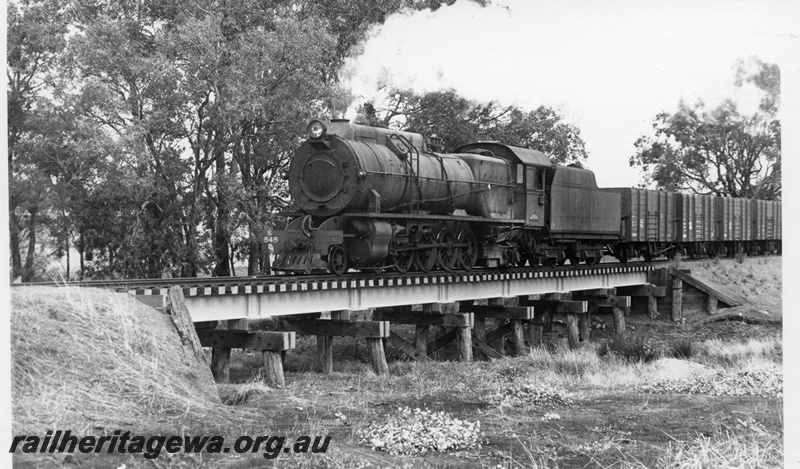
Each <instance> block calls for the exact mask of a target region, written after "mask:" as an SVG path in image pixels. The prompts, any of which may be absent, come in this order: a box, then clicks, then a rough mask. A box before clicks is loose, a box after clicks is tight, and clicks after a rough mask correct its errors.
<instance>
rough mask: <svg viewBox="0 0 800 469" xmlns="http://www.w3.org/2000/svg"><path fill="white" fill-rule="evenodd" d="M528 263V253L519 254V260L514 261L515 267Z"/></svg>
mask: <svg viewBox="0 0 800 469" xmlns="http://www.w3.org/2000/svg"><path fill="white" fill-rule="evenodd" d="M527 263H528V255H527V254H520V255H519V260H518V261H517V262H515V263H514V265H516V266H517V267H525V264H527Z"/></svg>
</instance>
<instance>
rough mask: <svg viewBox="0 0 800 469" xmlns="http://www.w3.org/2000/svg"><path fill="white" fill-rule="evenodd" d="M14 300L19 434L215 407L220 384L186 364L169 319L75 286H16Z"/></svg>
mask: <svg viewBox="0 0 800 469" xmlns="http://www.w3.org/2000/svg"><path fill="white" fill-rule="evenodd" d="M12 299H13V300H12V301H13V309H12V313H11V350H12V396H13V409H14V415H13V417H14V419H13V429H14V432H15V433H28V434H30V433H32V432H41V433H44V431H45V430H48V429H58V428H68V429H72V430H73V431H78V432H80V433H86V432H89V433H91V432H94V431H95V430H97V429H103V428H106V427H119V426H124V425H126V424H127V426H131V425H132V424H133V425H135V424H136V423H138V422H139V421H141V420H148V421H149V420H152V419H153V416H180V415H185V414H187V413H189V412H192V413H202V412H203V411H204V410H207V409H208V408H210V407H211V406H212V403H213V396H214V394H215V393H216V390H215V388H214V385H213V383H209V382H206V383H203V380H202V379H201V377H202V376H203V374H202V370H201V369H199V368H198V367H197V366H196V365H194V366H193V365H192V364H191V363H190V362H189V361H187V360H186V359H185V358H184V353H185V352H184V351H183V350H182V347H181V345H180V340H179V339H178V338H177V333H176V332H175V330H174V329H173V328H172V326H171V324H170V322H169V321H170V320H169V318H168V317H167V316H164V315H163V314H160V313H157V312H156V311H154V310H152V309H149V308H146V307H144V306H143V305H141V304H140V303H138V302H137V301H135V300H133V299H132V298H130V297H128V296H127V295H122V294H115V293H108V292H105V291H92V290H86V289H79V288H71V287H64V288H24V289H16V290H14V292H13V296H12ZM206 373H207V371H206Z"/></svg>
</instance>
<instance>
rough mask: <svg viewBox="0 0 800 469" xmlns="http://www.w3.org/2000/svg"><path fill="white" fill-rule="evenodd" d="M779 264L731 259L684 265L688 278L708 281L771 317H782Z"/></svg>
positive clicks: (768, 260) (774, 259) (757, 259)
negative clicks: (766, 312) (689, 275)
mask: <svg viewBox="0 0 800 469" xmlns="http://www.w3.org/2000/svg"><path fill="white" fill-rule="evenodd" d="M782 266H783V263H782V258H781V257H750V258H745V259H743V261H742V262H736V261H735V260H732V259H710V260H704V261H698V262H691V263H686V265H684V266H683V267H688V268H690V269H691V270H692V275H693V276H695V277H697V278H700V279H702V280H706V281H710V282H712V283H713V285H714V286H715V287H718V288H721V289H723V290H725V291H729V292H732V293H734V294H735V296H740V297H743V299H744V300H745V301H746V302H747V303H749V304H751V305H753V306H756V307H759V308H762V309H763V310H765V311H768V312H769V313H770V315H772V316H778V317H781V316H782V302H781V294H782V286H783V268H782Z"/></svg>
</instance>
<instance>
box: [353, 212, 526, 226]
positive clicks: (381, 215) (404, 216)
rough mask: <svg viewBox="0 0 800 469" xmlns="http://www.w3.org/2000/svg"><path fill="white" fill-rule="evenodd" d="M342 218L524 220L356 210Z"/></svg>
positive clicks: (468, 220)
mask: <svg viewBox="0 0 800 469" xmlns="http://www.w3.org/2000/svg"><path fill="white" fill-rule="evenodd" d="M340 216H341V217H342V218H388V219H394V220H413V219H419V220H432V221H460V222H470V223H495V224H504V225H507V224H510V225H524V224H525V220H524V219H519V218H515V219H512V220H501V219H487V218H483V217H470V216H467V217H464V216H458V215H429V214H414V213H372V212H357V213H352V212H351V213H343V214H341V215H340Z"/></svg>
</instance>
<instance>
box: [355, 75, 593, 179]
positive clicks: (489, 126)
mask: <svg viewBox="0 0 800 469" xmlns="http://www.w3.org/2000/svg"><path fill="white" fill-rule="evenodd" d="M358 121H359V122H362V123H366V124H370V125H378V126H382V127H389V126H393V127H397V128H399V129H400V130H408V131H411V132H418V133H421V134H423V135H431V134H436V135H438V136H440V137H442V138H443V139H444V143H445V147H446V148H447V149H448V150H452V149H453V148H455V147H457V146H459V145H462V144H465V143H470V142H476V141H480V140H497V141H501V142H503V143H506V144H509V145H514V146H519V147H525V148H533V149H537V150H540V151H543V152H544V153H546V154H547V155H548V156H550V157H551V158H552V159H553V161H554V162H556V163H558V164H570V163H578V164H580V163H582V162H584V161H585V160H586V157H587V153H586V149H585V148H584V142H583V140H582V139H581V137H580V130H579V129H578V128H577V127H575V126H573V125H571V124H567V123H565V122H563V121H562V120H561V116H559V115H558V114H557V113H556V112H555V111H554V110H552V109H550V108H548V107H544V106H541V107H539V108H537V109H536V110H533V111H524V110H522V109H520V108H518V107H515V106H505V107H504V106H501V105H499V104H498V103H494V102H491V103H486V104H481V103H476V102H473V101H469V100H467V99H465V98H463V97H461V96H459V95H458V94H456V92H455V91H452V90H449V91H436V92H431V93H426V94H422V95H418V94H415V93H413V92H411V91H400V90H397V91H395V92H394V93H392V94H391V96H390V97H389V99H388V102H386V103H382V104H377V103H365V104H363V105H362V106H361V107H360V108H359V116H358Z"/></svg>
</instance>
